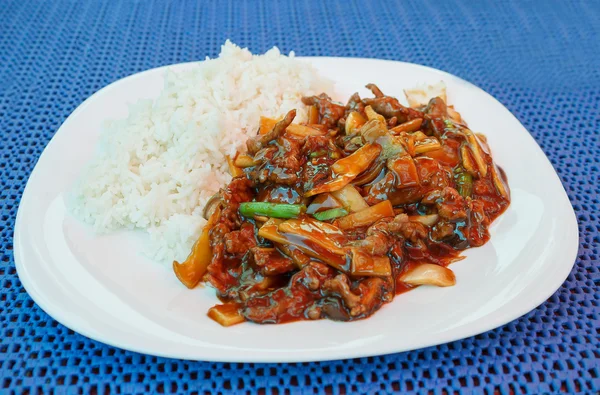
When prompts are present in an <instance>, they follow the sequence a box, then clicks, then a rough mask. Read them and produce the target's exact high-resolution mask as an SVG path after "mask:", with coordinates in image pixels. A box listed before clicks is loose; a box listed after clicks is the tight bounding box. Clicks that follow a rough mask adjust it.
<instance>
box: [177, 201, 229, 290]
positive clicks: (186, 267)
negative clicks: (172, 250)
mask: <svg viewBox="0 0 600 395" xmlns="http://www.w3.org/2000/svg"><path fill="white" fill-rule="evenodd" d="M220 215H221V210H220V207H219V206H217V208H216V209H215V210H214V211H213V213H212V215H211V216H210V219H209V220H208V222H207V223H206V225H204V228H203V229H202V233H201V234H200V237H199V238H198V240H197V241H196V243H195V244H194V247H192V252H191V253H190V255H189V256H188V257H187V259H186V260H185V261H184V262H182V263H179V262H177V261H173V271H174V272H175V275H176V276H177V278H178V279H179V281H181V282H182V283H183V285H185V286H186V287H188V288H190V289H192V288H194V287H195V286H196V285H198V283H199V282H200V279H201V278H202V276H203V275H204V273H205V272H206V268H207V267H208V265H209V264H210V261H211V258H212V250H211V248H210V237H209V231H210V229H211V228H212V227H213V226H214V225H215V223H216V222H217V220H218V219H219V216H220Z"/></svg>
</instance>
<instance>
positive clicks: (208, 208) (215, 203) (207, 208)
mask: <svg viewBox="0 0 600 395" xmlns="http://www.w3.org/2000/svg"><path fill="white" fill-rule="evenodd" d="M221 202H222V199H221V194H220V193H219V192H217V193H215V194H214V195H212V196H211V197H210V199H208V202H206V204H205V205H204V210H202V216H203V217H204V219H205V220H207V221H208V220H209V219H210V217H211V216H212V215H213V213H214V212H215V210H216V209H217V207H219V206H220V205H221Z"/></svg>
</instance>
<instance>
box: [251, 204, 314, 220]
mask: <svg viewBox="0 0 600 395" xmlns="http://www.w3.org/2000/svg"><path fill="white" fill-rule="evenodd" d="M305 210H306V207H305V206H304V205H302V204H279V203H269V202H245V203H240V214H242V215H243V216H244V217H248V218H252V217H254V216H255V215H264V216H266V217H273V218H296V217H297V216H299V215H300V214H302V213H303V212H304V211H305Z"/></svg>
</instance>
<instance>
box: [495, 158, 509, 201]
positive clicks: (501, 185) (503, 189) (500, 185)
mask: <svg viewBox="0 0 600 395" xmlns="http://www.w3.org/2000/svg"><path fill="white" fill-rule="evenodd" d="M492 180H494V185H495V186H496V190H498V193H500V195H502V196H503V197H504V198H505V199H510V195H509V193H508V186H507V185H506V182H505V181H504V179H503V178H502V176H501V175H500V171H499V170H498V169H497V168H496V165H492Z"/></svg>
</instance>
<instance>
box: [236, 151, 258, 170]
mask: <svg viewBox="0 0 600 395" xmlns="http://www.w3.org/2000/svg"><path fill="white" fill-rule="evenodd" d="M233 164H234V165H235V166H237V167H239V168H242V169H245V168H246V167H252V166H256V161H255V160H254V158H253V157H251V156H250V155H246V154H239V155H238V156H236V157H235V160H234V161H233Z"/></svg>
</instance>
